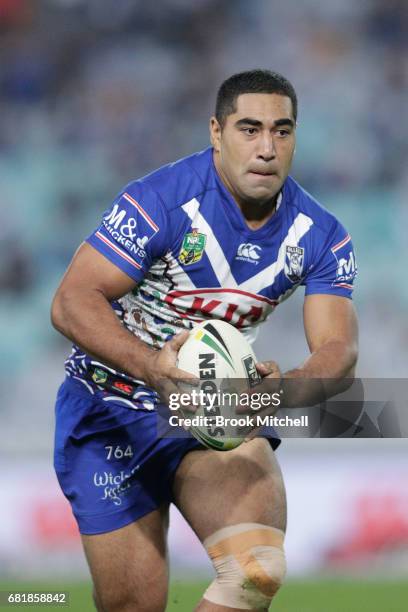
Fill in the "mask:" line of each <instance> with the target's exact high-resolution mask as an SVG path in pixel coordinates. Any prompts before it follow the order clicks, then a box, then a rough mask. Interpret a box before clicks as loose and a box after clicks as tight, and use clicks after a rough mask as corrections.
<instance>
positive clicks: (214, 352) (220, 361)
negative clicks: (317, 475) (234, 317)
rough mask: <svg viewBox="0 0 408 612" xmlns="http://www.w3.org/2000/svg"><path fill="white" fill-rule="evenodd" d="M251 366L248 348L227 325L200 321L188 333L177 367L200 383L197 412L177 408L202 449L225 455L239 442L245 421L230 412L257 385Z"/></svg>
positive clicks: (217, 321) (250, 350)
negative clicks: (244, 393) (197, 379)
mask: <svg viewBox="0 0 408 612" xmlns="http://www.w3.org/2000/svg"><path fill="white" fill-rule="evenodd" d="M255 363H256V357H255V354H254V352H253V350H252V348H251V346H250V344H249V343H248V341H247V340H246V338H245V337H244V336H243V334H242V333H241V332H240V331H239V330H238V329H237V328H236V327H234V326H233V325H230V323H227V322H225V321H220V320H211V321H205V322H202V323H200V324H198V325H195V326H194V327H193V329H192V330H191V331H190V335H189V336H188V338H187V340H186V341H185V342H184V344H183V345H182V347H181V348H180V350H179V353H178V361H177V367H179V368H180V369H182V370H185V371H186V372H190V373H191V374H194V375H195V376H197V377H198V378H199V379H200V383H199V385H198V387H196V388H195V391H196V396H195V397H196V399H197V404H195V405H194V406H195V407H196V406H197V405H198V408H197V410H196V412H195V413H194V414H193V413H192V412H188V411H187V410H183V408H182V407H180V412H181V413H182V416H183V417H184V418H185V419H186V420H185V423H186V424H187V426H188V428H189V430H190V431H191V433H192V434H193V436H194V437H195V438H196V439H197V440H199V441H200V442H201V443H202V444H203V445H204V446H206V447H208V448H211V449H214V450H219V451H227V450H231V449H233V448H236V447H237V446H239V445H240V444H241V443H242V442H243V441H244V437H245V436H244V435H242V426H243V420H244V419H243V418H238V415H237V414H236V412H235V408H236V406H237V404H238V403H239V400H238V398H239V394H240V393H243V392H245V391H248V389H250V388H251V387H253V386H255V385H257V384H258V383H259V382H260V376H259V374H258V371H257V369H256V366H255ZM227 400H228V401H227ZM189 423H191V424H189ZM238 432H239V433H238Z"/></svg>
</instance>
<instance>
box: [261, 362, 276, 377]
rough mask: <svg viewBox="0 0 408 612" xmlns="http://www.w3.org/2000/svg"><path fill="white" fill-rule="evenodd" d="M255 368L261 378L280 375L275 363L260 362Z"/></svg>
mask: <svg viewBox="0 0 408 612" xmlns="http://www.w3.org/2000/svg"><path fill="white" fill-rule="evenodd" d="M256 368H257V370H258V372H259V373H260V374H262V376H270V375H272V374H278V373H279V375H280V368H279V366H278V364H277V363H276V361H260V362H259V363H257V364H256Z"/></svg>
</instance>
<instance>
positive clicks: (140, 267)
mask: <svg viewBox="0 0 408 612" xmlns="http://www.w3.org/2000/svg"><path fill="white" fill-rule="evenodd" d="M95 236H97V237H98V238H99V240H102V242H104V243H105V244H106V245H107V246H108V247H109V248H111V249H112V251H115V253H116V254H117V255H119V256H120V257H122V258H123V259H125V260H126V261H127V262H128V263H129V264H130V265H132V266H133V267H135V268H137V269H138V270H141V269H142V266H141V265H139V264H138V263H137V262H136V261H133V259H132V258H131V257H129V255H127V254H126V253H124V252H123V251H122V249H120V248H119V247H117V246H116V244H114V243H113V242H111V241H110V240H108V238H106V236H104V235H103V234H101V232H96V233H95Z"/></svg>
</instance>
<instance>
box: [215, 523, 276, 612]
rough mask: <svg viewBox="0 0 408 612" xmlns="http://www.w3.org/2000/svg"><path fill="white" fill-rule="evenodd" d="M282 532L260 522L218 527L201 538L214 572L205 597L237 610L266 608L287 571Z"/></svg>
mask: <svg viewBox="0 0 408 612" xmlns="http://www.w3.org/2000/svg"><path fill="white" fill-rule="evenodd" d="M283 539H284V533H283V531H281V530H280V529H275V528H274V527H268V526H267V525H261V524H260V523H240V524H239V525H232V526H231V527H225V528H224V529H220V530H219V531H217V532H216V533H214V534H212V535H211V536H209V537H208V538H207V539H206V540H205V541H204V546H205V548H206V550H207V552H208V554H209V556H210V557H211V559H212V562H213V564H214V567H215V570H216V572H217V577H216V579H215V580H214V581H213V582H212V584H210V586H209V587H208V589H207V590H206V592H205V593H204V598H205V599H207V600H208V601H212V602H213V603H216V604H219V605H222V606H227V607H230V608H238V609H239V610H260V611H261V610H268V609H269V606H270V604H271V600H272V597H273V596H274V595H275V593H276V592H277V590H278V589H279V587H280V586H281V584H282V582H283V579H284V577H285V573H286V561H285V554H284V552H283Z"/></svg>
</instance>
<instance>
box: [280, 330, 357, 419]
mask: <svg viewBox="0 0 408 612" xmlns="http://www.w3.org/2000/svg"><path fill="white" fill-rule="evenodd" d="M356 362H357V347H356V346H354V345H350V344H346V343H344V342H341V341H339V340H332V341H330V342H327V343H326V344H324V345H323V346H321V347H320V348H319V349H318V350H316V351H315V352H313V353H312V354H311V355H310V357H308V359H306V361H305V362H304V363H303V364H302V365H301V366H299V367H298V368H295V369H292V370H289V371H288V372H285V374H283V379H284V381H283V388H284V405H285V406H286V407H289V408H291V407H297V406H311V405H315V404H317V403H320V402H322V401H324V400H325V399H327V398H329V397H332V396H333V395H336V394H338V393H341V392H343V391H345V390H346V389H348V387H349V386H350V385H351V383H352V380H353V377H354V368H355V365H356Z"/></svg>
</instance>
